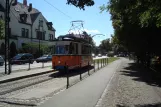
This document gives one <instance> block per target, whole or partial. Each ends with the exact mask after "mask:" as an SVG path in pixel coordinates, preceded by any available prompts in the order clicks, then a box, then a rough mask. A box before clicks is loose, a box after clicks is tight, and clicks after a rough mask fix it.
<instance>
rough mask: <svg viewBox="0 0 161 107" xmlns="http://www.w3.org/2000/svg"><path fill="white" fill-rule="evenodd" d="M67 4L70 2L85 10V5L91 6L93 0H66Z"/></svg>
mask: <svg viewBox="0 0 161 107" xmlns="http://www.w3.org/2000/svg"><path fill="white" fill-rule="evenodd" d="M67 4H72V5H74V6H76V7H79V8H80V9H83V10H85V6H93V5H94V1H93V0H67Z"/></svg>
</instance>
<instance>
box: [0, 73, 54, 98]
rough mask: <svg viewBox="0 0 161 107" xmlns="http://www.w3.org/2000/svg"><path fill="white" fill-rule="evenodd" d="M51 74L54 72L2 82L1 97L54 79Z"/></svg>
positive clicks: (0, 87) (0, 86) (0, 85)
mask: <svg viewBox="0 0 161 107" xmlns="http://www.w3.org/2000/svg"><path fill="white" fill-rule="evenodd" d="M51 74H53V72H52V73H47V74H43V75H38V76H34V77H29V78H25V79H20V80H17V81H12V82H7V83H3V84H0V97H3V96H4V95H5V94H8V93H11V92H14V91H17V90H21V89H23V88H26V87H29V86H32V85H36V84H39V83H43V82H45V81H49V80H52V79H54V78H53V77H50V75H51Z"/></svg>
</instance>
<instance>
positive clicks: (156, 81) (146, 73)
mask: <svg viewBox="0 0 161 107" xmlns="http://www.w3.org/2000/svg"><path fill="white" fill-rule="evenodd" d="M121 72H122V75H126V76H130V77H134V78H133V80H135V81H139V82H145V83H146V84H148V85H151V86H157V87H161V73H160V72H154V71H152V70H150V69H147V68H145V67H143V66H141V65H138V64H136V63H129V66H128V67H125V68H124V70H123V71H121Z"/></svg>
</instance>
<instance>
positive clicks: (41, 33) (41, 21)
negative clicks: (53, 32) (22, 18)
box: [39, 19, 43, 57]
mask: <svg viewBox="0 0 161 107" xmlns="http://www.w3.org/2000/svg"><path fill="white" fill-rule="evenodd" d="M40 28H42V31H41V30H40ZM40 36H41V38H40ZM42 38H43V20H42V19H40V20H39V57H40V56H41V52H40V45H41V44H40V39H42Z"/></svg>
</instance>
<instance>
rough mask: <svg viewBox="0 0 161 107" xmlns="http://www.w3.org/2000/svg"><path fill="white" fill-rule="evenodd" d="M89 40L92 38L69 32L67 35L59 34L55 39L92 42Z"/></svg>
mask: <svg viewBox="0 0 161 107" xmlns="http://www.w3.org/2000/svg"><path fill="white" fill-rule="evenodd" d="M82 36H83V35H82ZM89 40H90V39H85V38H80V37H78V36H74V35H73V34H67V35H62V36H59V37H58V38H57V39H55V40H54V41H75V42H81V43H88V44H90V43H89Z"/></svg>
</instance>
